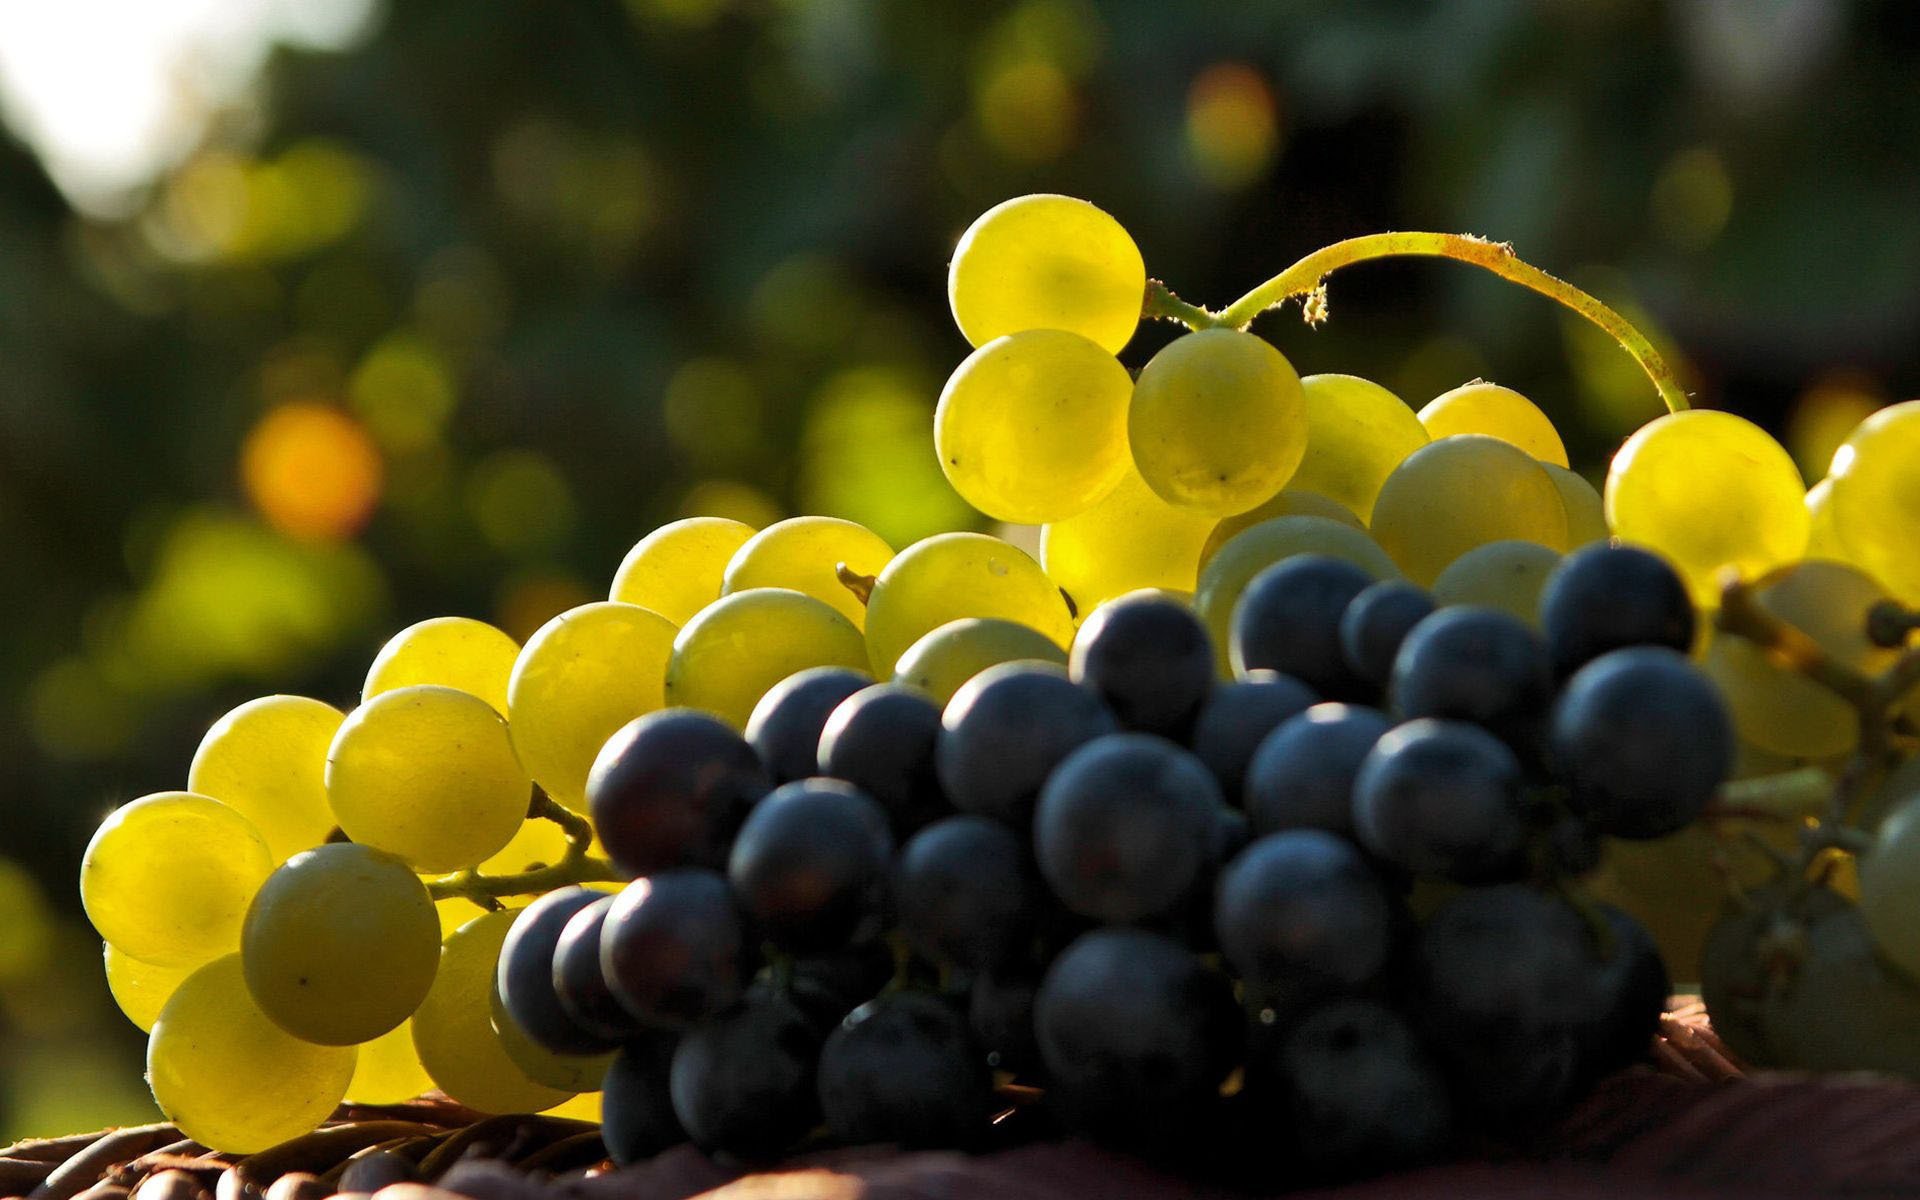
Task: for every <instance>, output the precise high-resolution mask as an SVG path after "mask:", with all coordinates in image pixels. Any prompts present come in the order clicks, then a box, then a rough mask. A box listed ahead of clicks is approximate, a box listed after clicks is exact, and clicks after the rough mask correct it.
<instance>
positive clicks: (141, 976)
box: [102, 942, 193, 1033]
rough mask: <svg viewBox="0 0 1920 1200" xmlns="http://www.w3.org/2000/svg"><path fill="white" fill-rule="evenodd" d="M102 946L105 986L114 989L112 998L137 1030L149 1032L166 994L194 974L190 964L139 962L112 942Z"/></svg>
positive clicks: (165, 999) (166, 996)
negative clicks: (174, 965)
mask: <svg viewBox="0 0 1920 1200" xmlns="http://www.w3.org/2000/svg"><path fill="white" fill-rule="evenodd" d="M102 949H103V951H104V954H105V958H106V970H107V990H108V991H110V992H112V993H113V1002H114V1003H115V1004H118V1005H119V1006H120V1011H121V1012H123V1013H125V1014H126V1015H127V1020H129V1021H132V1022H133V1023H134V1024H135V1025H137V1026H139V1027H140V1032H142V1033H149V1032H151V1031H152V1030H153V1022H154V1021H155V1019H157V1018H158V1017H159V1016H160V1010H161V1008H163V1007H165V1005H166V1003H167V998H168V997H170V996H172V995H173V993H174V990H175V989H176V988H178V987H179V986H180V983H181V981H182V980H184V979H186V977H187V976H189V975H191V974H193V968H192V967H159V966H155V965H154V964H152V963H147V962H141V961H140V960H139V959H137V958H135V957H133V956H132V955H131V954H128V953H127V952H126V951H124V950H122V949H120V948H119V947H118V946H116V945H114V944H113V943H112V942H107V943H105V945H104V946H103V947H102Z"/></svg>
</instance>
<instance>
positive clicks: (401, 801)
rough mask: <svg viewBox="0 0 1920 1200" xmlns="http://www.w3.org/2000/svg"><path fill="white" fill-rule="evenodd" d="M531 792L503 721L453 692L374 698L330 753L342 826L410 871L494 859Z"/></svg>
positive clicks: (330, 795)
mask: <svg viewBox="0 0 1920 1200" xmlns="http://www.w3.org/2000/svg"><path fill="white" fill-rule="evenodd" d="M532 794H533V784H532V782H531V781H530V780H529V779H528V778H527V773H526V771H525V770H523V769H522V768H521V766H520V760H519V759H518V758H516V757H514V753H513V741H512V739H511V738H509V737H508V736H507V723H506V722H505V721H503V720H501V719H500V714H499V713H497V712H495V711H493V706H492V705H491V704H488V703H487V702H486V701H485V700H482V699H481V698H480V697H478V696H475V695H472V694H471V693H468V692H462V691H457V690H455V689H453V688H449V687H438V686H435V685H433V684H426V683H422V684H415V685H414V686H412V687H403V688H396V689H394V690H393V691H391V692H382V693H380V694H379V695H378V696H375V697H374V698H373V699H371V700H369V701H367V702H366V703H365V704H362V705H361V706H360V707H359V708H356V709H354V710H353V714H352V715H351V716H349V717H348V718H347V720H346V723H345V724H343V725H341V726H340V732H339V734H338V735H336V736H335V737H334V739H333V749H332V750H331V751H330V752H328V755H327V799H328V800H329V801H330V802H331V803H332V805H333V815H334V819H335V820H337V821H338V822H339V823H340V828H341V829H342V830H343V831H345V833H346V835H347V836H348V837H349V838H351V839H353V840H354V841H356V842H359V843H360V844H362V845H365V846H373V847H375V848H376V849H380V850H385V851H386V852H387V853H389V854H394V855H398V856H399V857H400V858H401V859H403V860H404V861H405V862H406V863H407V865H408V866H410V867H412V868H413V869H414V870H416V871H423V872H440V871H457V870H460V869H461V868H463V867H471V866H473V865H475V864H476V863H478V862H480V861H481V860H482V859H484V858H486V857H488V856H489V855H491V854H494V853H496V852H498V851H499V850H500V848H501V847H503V846H505V845H506V844H507V843H508V842H509V841H511V840H512V838H513V835H514V834H515V833H516V832H518V831H519V829H520V822H521V821H523V820H525V819H526V815H527V803H528V801H529V799H530V798H531V796H532Z"/></svg>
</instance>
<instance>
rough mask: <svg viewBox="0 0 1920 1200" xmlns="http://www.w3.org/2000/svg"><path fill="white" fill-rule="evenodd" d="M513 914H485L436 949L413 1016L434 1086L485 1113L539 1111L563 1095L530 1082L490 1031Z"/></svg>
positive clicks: (564, 1096) (416, 1043)
mask: <svg viewBox="0 0 1920 1200" xmlns="http://www.w3.org/2000/svg"><path fill="white" fill-rule="evenodd" d="M517 915H518V914H517V913H515V912H514V911H512V910H504V911H500V912H489V913H485V914H483V915H482V916H479V917H476V918H474V919H473V920H471V921H469V922H467V923H466V924H465V925H462V926H461V927H460V928H459V929H458V930H457V931H455V932H454V933H453V934H452V935H451V936H449V937H448V938H447V939H446V941H444V942H442V943H441V945H440V969H439V971H438V972H437V973H436V974H435V975H434V979H433V986H432V987H431V988H430V989H428V991H427V998H426V999H425V1000H423V1001H421V1002H420V1008H419V1009H418V1010H417V1011H416V1012H415V1013H414V1015H413V1045H414V1049H415V1051H416V1052H417V1053H418V1054H419V1056H420V1064H421V1066H423V1067H425V1068H426V1071H427V1074H428V1076H429V1077H431V1078H432V1079H433V1082H434V1086H436V1087H438V1088H439V1089H440V1090H441V1091H443V1092H445V1093H446V1094H447V1095H449V1096H451V1097H452V1098H453V1099H455V1100H457V1101H458V1102H460V1103H461V1104H464V1105H466V1106H467V1107H469V1108H474V1109H478V1110H479V1111H481V1112H487V1113H512V1112H539V1111H541V1110H543V1109H548V1108H552V1107H553V1106H554V1105H556V1104H559V1103H560V1102H561V1101H563V1100H565V1099H567V1093H566V1092H564V1091H561V1090H560V1089H558V1088H551V1087H547V1086H546V1085H544V1084H539V1083H535V1082H534V1081H533V1080H531V1079H529V1078H527V1075H526V1072H524V1071H522V1070H521V1069H520V1068H519V1066H517V1065H516V1064H515V1063H514V1061H513V1059H512V1057H511V1056H510V1055H509V1054H508V1053H507V1050H506V1046H505V1045H504V1044H503V1042H502V1041H501V1036H500V1033H499V1031H498V1030H496V1029H495V1028H494V1025H493V1015H492V1014H493V1006H492V1000H491V993H492V991H493V980H494V974H495V971H496V970H497V969H498V967H499V962H500V951H501V946H502V944H503V943H504V942H505V941H506V937H507V932H508V931H509V930H510V929H511V928H512V926H513V922H514V918H515V916H517Z"/></svg>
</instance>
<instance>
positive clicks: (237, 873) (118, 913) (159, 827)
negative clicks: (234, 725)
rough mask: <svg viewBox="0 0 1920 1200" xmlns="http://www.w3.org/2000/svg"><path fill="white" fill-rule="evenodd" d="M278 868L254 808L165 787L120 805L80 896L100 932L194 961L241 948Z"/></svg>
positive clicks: (102, 832) (99, 836)
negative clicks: (250, 913)
mask: <svg viewBox="0 0 1920 1200" xmlns="http://www.w3.org/2000/svg"><path fill="white" fill-rule="evenodd" d="M272 871H273V855H272V854H271V853H270V852H269V851H268V849H267V843H266V840H265V839H264V838H262V837H261V836H260V833H259V831H258V830H256V829H255V828H254V827H253V825H252V823H251V822H249V821H248V820H247V819H246V818H245V817H243V816H241V815H240V814H239V813H237V812H235V811H234V810H233V809H231V808H228V807H227V806H226V805H224V804H222V803H220V802H219V801H218V800H212V799H209V798H207V797H205V796H196V795H194V794H192V793H191V792H157V793H155V794H154V795H151V796H143V797H141V798H140V799H138V800H135V801H133V802H132V803H131V804H127V805H124V806H122V807H120V808H118V809H115V810H114V812H113V813H112V815H110V816H109V817H107V819H106V820H105V821H102V822H101V823H100V828H99V829H97V830H95V831H94V834H93V840H92V841H90V842H88V843H87V852H86V855H85V857H83V858H82V859H81V861H80V902H81V903H82V904H83V905H85V907H86V910H87V919H88V920H90V921H92V922H93V927H94V928H95V929H97V930H99V931H100V936H101V937H103V938H105V939H106V940H107V941H109V942H112V943H113V944H114V945H115V946H117V947H119V948H120V949H121V950H122V951H124V952H125V953H127V954H130V955H132V956H133V957H135V958H138V959H140V960H141V961H142V962H149V963H154V964H156V965H159V966H163V967H194V966H199V965H200V964H201V963H204V962H209V961H211V960H213V959H215V958H218V957H220V956H221V955H223V954H230V953H232V952H233V951H235V950H238V949H239V948H240V923H241V921H242V920H243V919H244V918H245V917H246V915H247V905H248V904H249V903H251V902H252V900H253V894H254V892H256V891H258V890H259V888H260V885H261V884H262V883H264V882H265V881H266V878H267V876H268V874H270V873H271V872H272Z"/></svg>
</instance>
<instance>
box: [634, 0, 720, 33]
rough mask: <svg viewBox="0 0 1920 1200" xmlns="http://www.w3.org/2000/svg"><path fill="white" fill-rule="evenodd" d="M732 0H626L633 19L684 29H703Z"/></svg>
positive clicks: (716, 17)
mask: <svg viewBox="0 0 1920 1200" xmlns="http://www.w3.org/2000/svg"><path fill="white" fill-rule="evenodd" d="M731 2H732V0H627V11H628V12H629V13H631V14H632V15H633V17H634V19H635V20H637V21H643V22H652V21H658V22H660V23H661V24H664V25H678V26H681V27H682V28H685V29H704V28H706V27H707V26H709V25H711V24H713V23H714V21H716V20H718V19H719V17H720V14H721V13H723V12H725V11H726V10H727V9H728V8H729V7H730V6H731Z"/></svg>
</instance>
